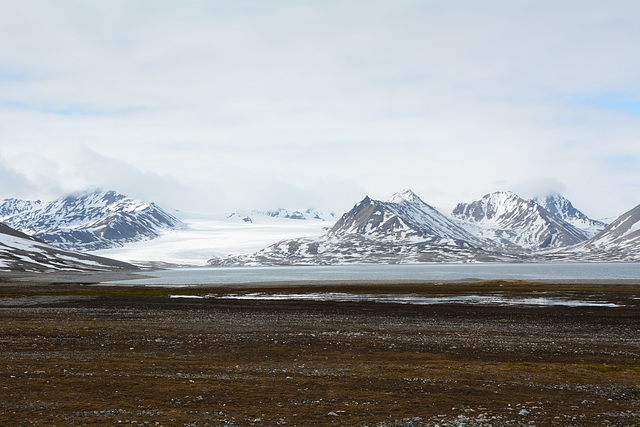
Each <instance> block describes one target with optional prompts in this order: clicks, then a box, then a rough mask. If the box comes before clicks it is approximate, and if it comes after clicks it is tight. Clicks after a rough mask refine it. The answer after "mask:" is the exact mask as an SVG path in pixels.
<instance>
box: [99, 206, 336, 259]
mask: <svg viewBox="0 0 640 427" xmlns="http://www.w3.org/2000/svg"><path fill="white" fill-rule="evenodd" d="M277 212H280V213H282V212H291V213H292V214H291V215H289V218H287V217H286V216H287V215H275V216H274V215H272V212H256V211H252V212H233V213H231V214H212V215H197V214H189V213H185V212H179V211H178V212H172V214H173V215H174V216H176V217H177V218H178V219H180V220H181V221H182V222H183V223H185V224H186V225H187V227H186V229H184V230H165V231H163V232H162V234H161V235H160V237H158V238H156V239H153V240H150V241H142V242H135V243H130V244H127V245H125V246H123V247H119V248H112V249H105V250H98V251H93V252H91V253H92V254H94V255H99V256H104V257H108V258H113V259H117V260H121V261H127V262H134V263H136V264H146V263H149V262H160V263H168V264H178V265H196V266H197V265H206V262H207V260H209V259H211V258H213V257H219V258H226V257H227V256H229V255H234V256H235V255H244V254H251V253H254V252H256V251H258V250H260V249H262V248H265V247H267V246H269V245H271V244H273V243H276V242H278V241H280V240H284V239H292V238H297V237H310V236H318V235H321V234H324V233H325V232H326V231H327V229H329V228H331V227H332V226H333V224H334V223H335V221H336V218H335V215H333V214H323V215H316V212H315V211H311V212H313V215H304V217H305V218H306V219H300V218H298V215H294V214H295V213H296V212H302V213H307V212H310V211H285V210H278V211H277ZM247 218H250V219H251V220H250V221H248V220H247Z"/></svg>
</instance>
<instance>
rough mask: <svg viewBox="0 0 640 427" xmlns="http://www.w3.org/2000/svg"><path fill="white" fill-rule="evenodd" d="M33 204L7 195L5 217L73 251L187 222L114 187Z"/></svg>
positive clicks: (107, 245) (109, 245)
mask: <svg viewBox="0 0 640 427" xmlns="http://www.w3.org/2000/svg"><path fill="white" fill-rule="evenodd" d="M20 202H22V203H20ZM28 203H29V202H25V201H16V199H8V200H5V201H4V202H3V203H2V205H0V212H4V213H8V215H5V216H4V217H0V220H2V221H3V222H5V223H6V224H8V225H9V226H11V227H13V228H15V229H17V230H19V231H22V232H24V233H26V234H29V235H32V236H34V237H37V238H38V239H41V240H43V241H44V242H47V243H50V244H52V245H55V246H58V247H61V248H64V249H70V250H80V251H91V250H98V249H106V248H112V247H117V246H121V245H123V244H125V243H129V242H136V241H140V240H148V239H153V238H155V237H158V236H159V235H160V234H161V232H162V231H163V230H169V229H180V228H184V224H183V223H182V222H181V221H179V220H178V219H177V218H175V217H174V216H173V215H171V214H169V213H167V212H166V211H164V210H162V209H161V208H160V207H158V206H157V205H156V204H154V203H149V202H143V201H140V200H135V199H132V198H130V197H127V196H124V195H122V194H117V193H116V192H114V191H101V190H96V191H93V192H83V193H77V194H71V195H69V196H66V197H62V198H60V199H57V200H55V201H53V202H51V203H49V204H48V205H46V206H42V205H41V204H40V205H38V204H31V205H29V204H28ZM24 206H27V207H28V208H25V207H24ZM3 209H4V210H3Z"/></svg>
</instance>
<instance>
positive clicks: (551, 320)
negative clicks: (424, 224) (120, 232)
mask: <svg viewBox="0 0 640 427" xmlns="http://www.w3.org/2000/svg"><path fill="white" fill-rule="evenodd" d="M71 282H75V283H71ZM89 283H92V280H88V279H87V280H75V281H64V280H61V281H58V280H57V281H55V283H46V281H44V280H42V281H39V282H38V281H30V280H28V279H25V280H17V279H15V278H13V279H11V280H9V279H6V280H4V281H3V283H2V287H0V354H1V355H2V359H3V363H2V364H1V365H0V408H2V410H1V411H0V425H85V424H95V425H113V424H138V425H139V424H148V425H189V426H218V425H279V424H289V425H375V426H392V425H404V426H414V425H416V426H417V425H429V426H431V425H441V426H453V425H479V426H503V425H505V426H506V425H539V426H546V425H561V426H567V425H576V426H592V425H617V426H625V425H626V426H632V425H640V288H639V287H638V286H637V285H635V284H630V283H620V284H611V283H609V284H606V285H603V286H600V285H598V284H597V283H588V284H579V283H578V284H576V283H573V284H571V283H562V284H551V283H545V284H539V283H525V282H518V281H506V282H505V281H492V282H478V283H458V284H451V283H446V284H415V283H414V284H411V283H404V284H397V285H394V284H389V283H386V284H372V285H366V284H363V283H358V284H354V285H350V284H348V283H341V284H336V283H334V284H321V283H316V284H306V285H304V286H302V285H296V284H282V285H281V286H280V285H278V284H269V285H263V286H262V287H259V286H257V285H253V286H251V287H250V288H246V287H243V286H242V285H234V286H231V287H229V286H225V287H211V286H209V287H202V288H199V287H190V288H179V289H178V288H176V289H170V288H150V287H132V286H128V287H118V286H109V285H108V284H103V285H101V286H93V285H90V284H89ZM331 294H334V295H335V294H340V295H349V296H350V297H349V298H347V299H346V300H345V299H342V300H336V299H335V298H333V299H332V298H330V297H327V298H324V297H323V298H320V297H317V296H318V295H319V296H323V295H324V296H327V295H331ZM305 295H306V296H307V297H308V298H306V299H305V298H304V296H305ZM354 295H356V296H357V295H360V296H362V298H360V299H359V298H354V297H353V296H354ZM376 295H377V296H381V297H384V298H387V299H384V298H382V299H378V300H376V299H375V298H373V297H372V296H376ZM390 295H391V296H394V295H395V296H396V297H398V298H400V299H402V303H400V302H398V301H395V302H394V301H392V300H389V298H388V297H389V296H390ZM276 297H277V298H276ZM407 301H414V302H413V303H411V302H407ZM415 301H422V303H421V304H418V303H415Z"/></svg>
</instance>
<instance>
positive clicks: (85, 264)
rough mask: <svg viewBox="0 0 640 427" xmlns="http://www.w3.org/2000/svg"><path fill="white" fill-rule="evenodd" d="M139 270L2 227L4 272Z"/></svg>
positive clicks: (1, 263)
mask: <svg viewBox="0 0 640 427" xmlns="http://www.w3.org/2000/svg"><path fill="white" fill-rule="evenodd" d="M119 270H137V268H136V267H135V266H133V265H131V264H128V263H125V262H120V261H114V260H111V259H107V258H102V257H97V256H92V255H86V254H81V253H77V252H71V251H65V250H62V249H59V248H55V247H53V246H51V245H48V244H46V243H44V242H41V241H39V240H37V239H35V238H33V237H31V236H29V235H27V234H24V233H21V232H19V231H17V230H14V229H12V228H11V227H9V226H7V225H5V224H0V271H11V272H53V271H76V272H97V271H119Z"/></svg>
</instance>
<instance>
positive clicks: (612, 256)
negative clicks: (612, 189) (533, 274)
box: [543, 205, 640, 262]
mask: <svg viewBox="0 0 640 427" xmlns="http://www.w3.org/2000/svg"><path fill="white" fill-rule="evenodd" d="M543 256H544V257H545V258H546V259H548V260H555V261H557V260H571V261H576V260H577V261H610V262H611V261H619V262H622V261H634V262H640V205H638V206H636V207H635V208H633V209H631V210H630V211H628V212H626V213H624V214H622V215H621V216H620V217H619V218H618V219H616V220H615V221H613V222H612V223H611V224H609V225H608V226H607V227H606V228H605V229H604V230H602V231H601V232H600V233H598V234H597V235H595V236H594V237H592V238H591V239H589V240H587V241H585V242H582V243H580V244H578V245H574V246H571V247H568V248H561V249H558V250H555V251H549V252H545V253H544V254H543Z"/></svg>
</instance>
